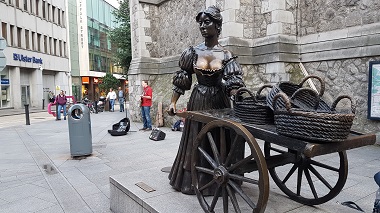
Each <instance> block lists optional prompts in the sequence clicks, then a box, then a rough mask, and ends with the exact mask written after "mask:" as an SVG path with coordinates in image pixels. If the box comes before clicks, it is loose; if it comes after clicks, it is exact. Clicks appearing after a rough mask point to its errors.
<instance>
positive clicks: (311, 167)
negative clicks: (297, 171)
mask: <svg viewBox="0 0 380 213" xmlns="http://www.w3.org/2000/svg"><path fill="white" fill-rule="evenodd" d="M308 168H309V170H310V171H311V172H312V173H313V174H314V175H315V176H316V177H317V178H318V179H319V180H320V181H321V182H322V183H323V184H325V186H326V187H327V188H329V189H330V190H331V189H332V186H331V185H330V183H329V182H327V180H326V179H324V178H323V177H322V175H321V174H319V172H318V171H317V170H316V169H315V168H314V167H313V166H312V165H309V167H308Z"/></svg>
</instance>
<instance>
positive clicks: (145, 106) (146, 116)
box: [140, 80, 153, 131]
mask: <svg viewBox="0 0 380 213" xmlns="http://www.w3.org/2000/svg"><path fill="white" fill-rule="evenodd" d="M141 84H142V86H143V94H142V95H141V116H142V120H143V124H144V126H143V128H142V129H140V130H144V131H149V130H152V121H151V119H150V107H151V106H152V93H153V91H152V88H151V87H150V86H148V81H145V80H143V81H141Z"/></svg>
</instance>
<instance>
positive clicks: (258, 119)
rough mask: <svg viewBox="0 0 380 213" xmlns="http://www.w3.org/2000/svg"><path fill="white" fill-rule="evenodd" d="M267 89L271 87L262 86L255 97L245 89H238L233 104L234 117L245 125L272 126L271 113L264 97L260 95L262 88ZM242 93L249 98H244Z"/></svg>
mask: <svg viewBox="0 0 380 213" xmlns="http://www.w3.org/2000/svg"><path fill="white" fill-rule="evenodd" d="M268 87H272V86H271V85H264V86H262V87H261V88H260V89H259V90H258V91H257V94H256V95H253V94H252V92H251V91H249V90H248V89H247V88H245V87H242V88H240V89H238V90H237V92H236V94H235V99H234V102H233V105H234V109H233V111H234V114H235V116H236V117H238V118H239V119H240V120H242V121H243V122H246V123H252V124H258V125H264V124H273V111H272V110H271V109H270V108H269V107H268V105H267V102H266V96H264V95H261V94H260V93H261V92H262V91H263V89H264V88H268ZM244 93H248V94H249V96H248V97H244V96H243V94H244Z"/></svg>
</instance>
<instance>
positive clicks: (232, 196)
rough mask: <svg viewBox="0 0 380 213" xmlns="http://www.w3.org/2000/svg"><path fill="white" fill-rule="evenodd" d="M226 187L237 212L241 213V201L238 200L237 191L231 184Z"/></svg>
mask: <svg viewBox="0 0 380 213" xmlns="http://www.w3.org/2000/svg"><path fill="white" fill-rule="evenodd" d="M226 188H227V193H228V195H229V196H230V200H231V202H232V205H233V207H234V209H235V212H237V213H241V211H240V208H239V203H238V202H237V199H236V196H235V193H234V192H233V191H232V189H231V187H230V186H229V185H226Z"/></svg>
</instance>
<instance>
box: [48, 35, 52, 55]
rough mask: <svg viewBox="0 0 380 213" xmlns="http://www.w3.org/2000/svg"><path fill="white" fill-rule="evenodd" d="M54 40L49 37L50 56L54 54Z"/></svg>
mask: <svg viewBox="0 0 380 213" xmlns="http://www.w3.org/2000/svg"><path fill="white" fill-rule="evenodd" d="M52 48H53V39H52V38H51V37H49V53H50V55H52V54H53V49H52Z"/></svg>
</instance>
